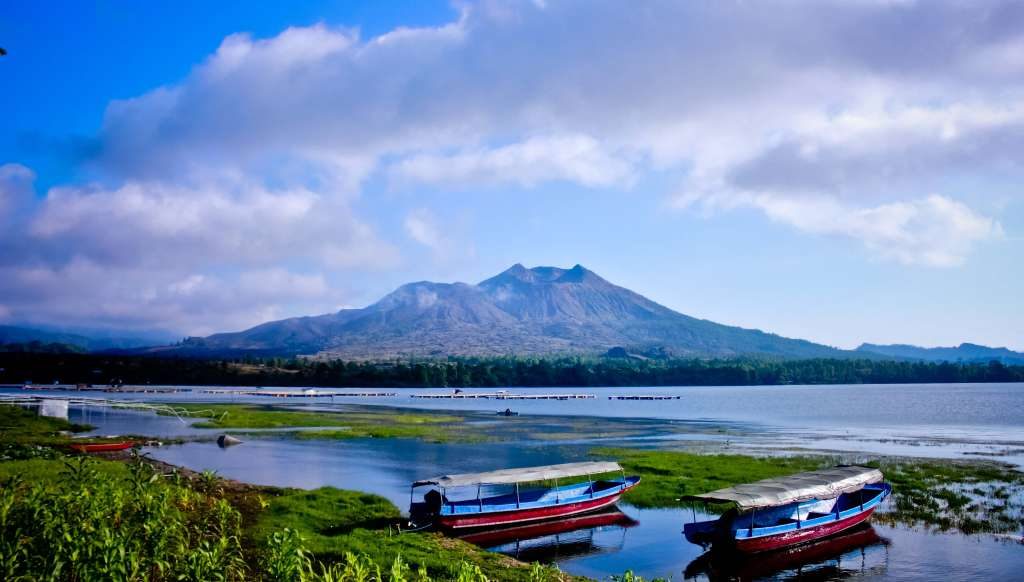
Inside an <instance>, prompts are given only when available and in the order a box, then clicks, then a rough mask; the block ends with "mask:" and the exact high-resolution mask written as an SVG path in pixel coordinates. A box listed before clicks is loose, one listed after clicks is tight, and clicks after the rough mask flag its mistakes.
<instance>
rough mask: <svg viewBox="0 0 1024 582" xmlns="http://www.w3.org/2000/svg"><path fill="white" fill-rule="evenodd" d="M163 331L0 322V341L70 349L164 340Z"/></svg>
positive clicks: (97, 348)
mask: <svg viewBox="0 0 1024 582" xmlns="http://www.w3.org/2000/svg"><path fill="white" fill-rule="evenodd" d="M166 341H167V337H166V335H165V334H152V333H151V334H140V335H137V336H135V335H124V334H120V333H117V332H110V331H103V330H96V331H90V332H82V333H75V332H66V331H60V330H53V329H43V328H37V327H29V326H16V325H0V344H25V346H26V347H27V346H28V344H32V343H33V342H35V343H36V344H60V345H64V346H66V347H67V348H68V349H70V350H72V351H101V350H108V349H123V348H137V347H143V346H151V345H153V344H155V343H160V342H166Z"/></svg>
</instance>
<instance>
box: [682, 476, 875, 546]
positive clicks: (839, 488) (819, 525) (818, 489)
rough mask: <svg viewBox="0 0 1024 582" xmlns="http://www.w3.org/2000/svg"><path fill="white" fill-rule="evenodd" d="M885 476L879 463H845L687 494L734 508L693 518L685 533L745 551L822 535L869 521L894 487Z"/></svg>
mask: <svg viewBox="0 0 1024 582" xmlns="http://www.w3.org/2000/svg"><path fill="white" fill-rule="evenodd" d="M882 479H883V477H882V473H881V471H879V470H878V469H871V468H867V467H853V466H842V467H835V468H832V469H823V470H821V471H810V472H808V473H800V474H797V475H792V476H789V477H783V478H780V479H765V480H763V481H758V482H756V483H750V484H748V485H737V486H736V487H727V488H725V489H719V490H718V491H712V492H711V493H704V494H702V495H692V496H689V497H685V498H684V500H689V501H701V502H710V503H731V504H734V505H735V508H734V509H731V510H729V511H727V512H726V513H725V514H723V515H722V516H721V517H720V518H718V519H715V520H710V521H703V522H697V523H688V524H686V525H685V526H684V528H683V533H684V534H685V535H686V539H687V540H689V541H690V542H692V543H695V544H699V545H702V546H705V545H708V544H711V545H714V546H716V547H719V546H725V549H734V550H737V551H740V552H745V553H755V552H764V551H769V550H777V549H780V548H786V547H790V546H795V545H797V544H803V543H807V542H812V541H815V540H820V539H823V538H826V537H829V536H833V535H836V534H838V533H840V532H843V531H846V530H848V529H850V528H852V527H855V526H857V525H860V524H862V523H864V522H866V521H867V520H868V519H869V518H870V517H871V514H872V513H873V512H874V511H875V509H876V508H877V507H878V506H879V504H881V503H882V501H884V500H885V498H886V497H888V496H889V494H890V493H892V486H891V485H889V484H888V483H883V482H882Z"/></svg>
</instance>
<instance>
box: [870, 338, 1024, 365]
mask: <svg viewBox="0 0 1024 582" xmlns="http://www.w3.org/2000/svg"><path fill="white" fill-rule="evenodd" d="M856 351H858V352H861V353H864V354H878V355H882V356H889V357H894V358H905V359H911V360H924V361H926V362H943V361H945V362H990V361H992V360H997V361H1000V362H1002V363H1004V364H1016V365H1022V364H1024V353H1022V352H1015V351H1012V350H1009V349H1007V348H990V347H988V346H980V345H978V344H968V343H963V344H960V345H959V346H956V347H949V348H922V347H918V346H911V345H906V344H892V345H878V344H861V345H860V346H859V347H858V348H857V350H856Z"/></svg>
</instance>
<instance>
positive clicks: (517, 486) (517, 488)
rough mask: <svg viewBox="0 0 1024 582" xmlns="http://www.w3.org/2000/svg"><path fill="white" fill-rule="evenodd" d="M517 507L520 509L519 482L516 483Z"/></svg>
mask: <svg viewBox="0 0 1024 582" xmlns="http://www.w3.org/2000/svg"><path fill="white" fill-rule="evenodd" d="M516 509H519V483H518V482H517V483H516Z"/></svg>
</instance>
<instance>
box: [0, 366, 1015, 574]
mask: <svg viewBox="0 0 1024 582" xmlns="http://www.w3.org/2000/svg"><path fill="white" fill-rule="evenodd" d="M512 391H513V392H515V393H523V394H529V393H534V394H536V393H551V392H564V393H570V392H571V393H591V394H594V395H595V398H593V399H585V400H565V401H562V400H555V401H550V400H536V401H534V400H524V401H511V402H510V401H495V400H447V399H445V400H420V399H413V398H410V397H409V394H410V393H416V394H419V393H444V392H450V391H434V390H409V391H398V392H399V396H396V397H389V398H379V399H378V398H373V399H369V398H354V397H346V396H343V395H339V396H335V397H334V398H333V399H330V398H328V399H310V400H309V401H305V400H303V399H296V401H290V400H289V401H285V402H283V404H287V405H295V406H301V407H312V408H335V407H340V406H346V405H350V404H351V403H354V402H358V403H359V404H362V405H374V404H379V405H388V406H401V407H416V408H431V409H444V410H462V411H479V412H485V413H488V414H493V412H494V411H496V410H500V409H504V408H506V407H509V406H510V407H512V408H514V409H515V410H517V411H519V412H520V413H521V414H522V415H524V416H526V417H532V416H536V417H538V418H540V417H544V416H588V417H597V418H605V419H609V422H610V421H611V420H612V419H621V418H636V419H648V418H655V419H659V418H660V419H664V420H665V421H666V422H668V421H673V422H675V421H679V422H681V423H682V424H681V426H683V427H684V430H682V431H681V432H677V433H673V434H674V435H675V436H672V437H670V439H678V440H680V441H687V442H688V443H692V442H707V443H710V444H709V446H713V447H729V448H730V449H737V448H740V449H744V450H746V449H753V450H761V451H777V452H779V453H784V452H786V451H788V450H790V449H793V448H798V449H801V450H840V451H847V452H849V453H851V454H854V455H862V456H871V455H873V454H877V453H884V454H908V455H915V456H933V457H945V458H965V457H979V458H991V457H990V455H999V458H1000V460H1009V461H1011V462H1016V463H1018V464H1020V460H1021V456H1022V455H1021V450H1022V449H1024V435H1022V432H1024V385H1020V384H995V385H914V386H784V387H742V388H736V387H722V388H706V387H700V388H688V387H679V388H631V389H624V388H614V389H612V388H586V389H580V388H574V389H550V388H548V389H533V390H531V389H514V390H512ZM4 392H6V393H7V394H9V395H18V396H22V395H24V394H25V393H24V392H22V391H20V390H5V391H4ZM479 392H494V390H479ZM631 392H632V393H638V394H639V393H643V394H666V395H678V396H680V399H679V400H668V401H631V400H630V401H619V400H609V399H608V396H609V395H617V394H621V393H627V394H628V393H631ZM47 394H52V395H54V396H81V395H75V394H72V393H67V392H61V391H57V392H52V393H51V392H47ZM117 397H118V398H126V399H138V398H139V397H138V396H136V395H117ZM145 397H146V398H145V399H147V400H153V399H154V398H153V397H152V395H145ZM157 399H162V400H165V401H183V400H187V401H195V400H203V401H206V400H209V401H213V400H227V401H254V402H260V403H267V404H282V401H280V400H276V399H267V398H259V397H242V396H229V397H224V396H223V395H220V396H216V397H210V395H202V394H200V393H197V392H190V393H179V394H173V395H164V396H160V397H158V398H157ZM57 409H58V410H59V407H57ZM67 414H68V416H69V419H70V420H72V421H73V422H88V423H91V424H94V425H96V426H97V427H98V428H97V430H96V431H95V432H96V433H98V434H111V433H143V434H154V435H164V436H168V437H169V436H180V435H188V434H195V433H202V434H216V432H214V431H204V430H201V429H195V428H192V427H191V426H189V425H188V423H184V422H182V421H179V420H178V419H176V418H174V417H160V416H156V415H154V414H152V413H149V412H139V411H130V410H118V409H110V408H107V407H99V406H96V405H82V404H72V405H71V406H70V407H69V408H68V410H67ZM480 416H481V417H483V415H480ZM685 427H689V428H685ZM722 435H725V436H724V437H723V436H722ZM246 439H247V442H245V443H244V444H243V445H240V446H238V447H232V448H228V449H220V448H218V447H217V446H215V445H214V444H212V443H208V442H193V443H186V444H184V445H176V446H167V447H160V448H151V449H148V450H147V452H148V453H150V454H151V455H152V456H154V457H155V458H158V459H161V460H164V461H167V462H170V463H174V464H178V465H182V466H186V467H189V468H192V469H196V470H204V469H212V470H216V471H218V472H219V473H220V474H221V475H222V476H225V477H230V478H234V479H238V480H241V481H246V482H251V483H257V484H265V485H277V486H289V487H303V488H313V487H319V486H324V485H330V486H335V487H342V488H348V489H359V490H362V491H367V492H371V493H376V494H379V495H382V496H384V497H386V498H388V499H390V500H391V501H392V502H393V503H395V504H396V505H397V506H398V507H400V508H403V509H404V508H406V507H407V506H408V502H409V489H408V487H409V483H410V482H411V481H413V480H415V479H418V478H422V477H428V476H432V475H435V474H439V473H453V472H473V471H484V470H491V469H496V468H501V467H514V466H526V465H535V464H547V463H557V462H567V461H573V460H579V459H581V458H584V455H585V453H586V451H587V449H588V448H589V447H590V446H592V445H593V444H594V441H593V440H591V439H588V438H587V435H580V438H579V439H576V440H572V441H565V442H558V443H555V444H549V443H544V442H536V441H530V440H524V441H521V442H520V441H515V442H503V443H474V444H465V443H449V444H434V443H424V442H420V441H414V440H405V439H356V440H346V441H304V440H292V439H287V438H280V437H278V436H275V435H273V434H272V433H266V434H264V435H256V436H248V437H246ZM702 439H703V441H702ZM602 444H604V443H603V442H602ZM632 444H638V443H635V442H634V443H632ZM643 444H644V445H645V446H648V444H647V443H643ZM658 444H664V443H658ZM670 444H671V443H670ZM904 451H909V452H904ZM620 509H621V511H622V513H623V514H624V515H623V516H609V519H608V520H607V521H606V522H604V523H601V524H598V525H592V526H590V527H583V528H580V529H576V530H569V531H561V532H546V533H545V534H544V535H537V536H535V537H528V538H522V539H503V540H489V541H487V542H486V543H484V544H483V545H484V546H485V547H487V548H488V549H491V550H494V551H500V552H503V553H506V554H509V555H513V556H517V557H520V558H522V559H539V560H544V561H551V562H554V563H557V564H558V565H559V566H560V567H561V568H563V569H564V570H566V571H568V572H571V573H574V574H580V575H586V576H591V577H595V578H607V577H608V576H610V575H613V574H621V573H622V572H623V571H624V570H626V569H633V570H634V571H636V572H637V573H638V574H641V575H643V576H645V577H654V576H671V577H672V578H673V579H675V580H680V579H683V578H692V579H698V580H712V579H720V578H723V577H725V578H730V577H739V578H743V579H766V580H789V579H808V578H813V579H815V580H839V579H845V578H871V579H886V580H920V579H982V578H987V579H1013V578H1017V577H1019V574H1020V572H1021V568H1024V546H1022V545H1021V544H1020V543H1017V542H1014V541H1008V540H999V539H996V538H994V537H992V536H963V535H959V534H941V533H929V532H927V531H924V530H914V529H908V528H903V527H888V526H882V525H875V526H872V527H871V528H869V529H867V530H863V531H857V532H852V535H851V536H849V537H846V536H844V539H839V538H837V539H836V540H832V541H830V542H829V543H828V544H824V545H816V546H810V547H807V548H803V549H801V551H800V552H797V553H796V555H787V556H784V557H781V558H774V559H773V560H763V559H762V560H756V561H754V562H752V563H746V564H739V563H735V564H724V565H723V564H715V563H713V562H709V561H708V560H707V559H704V558H702V556H701V554H702V550H701V548H700V547H698V546H694V545H692V544H689V543H687V542H686V541H685V540H684V539H683V537H682V534H681V530H682V526H683V523H684V522H685V521H687V520H690V519H692V515H691V513H690V511H689V510H686V511H683V510H681V509H680V510H675V509H658V510H645V509H638V508H635V507H631V506H629V505H628V504H620ZM697 517H698V518H700V517H701V515H700V514H699V513H698V514H697Z"/></svg>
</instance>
